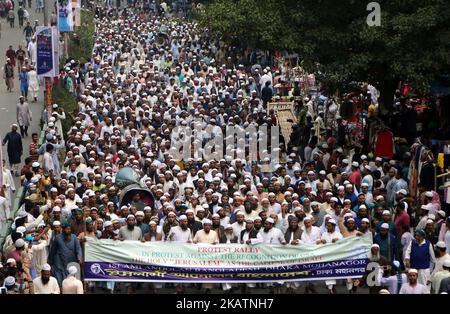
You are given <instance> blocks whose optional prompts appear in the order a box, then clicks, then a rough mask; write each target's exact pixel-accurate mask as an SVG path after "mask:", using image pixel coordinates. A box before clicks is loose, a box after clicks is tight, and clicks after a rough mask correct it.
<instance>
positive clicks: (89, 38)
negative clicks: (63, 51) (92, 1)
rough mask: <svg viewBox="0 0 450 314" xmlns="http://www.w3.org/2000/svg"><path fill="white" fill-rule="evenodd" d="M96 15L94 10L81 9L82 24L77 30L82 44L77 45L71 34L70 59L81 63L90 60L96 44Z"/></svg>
mask: <svg viewBox="0 0 450 314" xmlns="http://www.w3.org/2000/svg"><path fill="white" fill-rule="evenodd" d="M94 17H95V14H94V12H92V11H89V10H85V9H82V10H81V26H80V27H79V28H78V29H77V31H76V34H77V35H78V37H79V39H80V45H77V44H76V43H75V42H74V41H73V40H72V39H73V34H69V47H68V52H69V59H74V60H79V61H80V62H81V63H85V62H88V61H89V60H90V58H91V53H92V47H93V46H94V32H95V23H94Z"/></svg>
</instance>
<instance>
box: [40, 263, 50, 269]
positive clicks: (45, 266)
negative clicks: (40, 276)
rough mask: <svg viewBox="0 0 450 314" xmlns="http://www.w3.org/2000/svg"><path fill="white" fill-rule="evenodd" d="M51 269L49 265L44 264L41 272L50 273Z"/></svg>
mask: <svg viewBox="0 0 450 314" xmlns="http://www.w3.org/2000/svg"><path fill="white" fill-rule="evenodd" d="M51 269H52V268H51V266H50V265H49V264H47V263H45V264H44V265H42V270H46V271H50V270H51Z"/></svg>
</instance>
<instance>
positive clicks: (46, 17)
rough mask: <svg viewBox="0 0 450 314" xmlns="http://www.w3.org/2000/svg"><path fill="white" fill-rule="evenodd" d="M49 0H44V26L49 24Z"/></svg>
mask: <svg viewBox="0 0 450 314" xmlns="http://www.w3.org/2000/svg"><path fill="white" fill-rule="evenodd" d="M48 2H49V1H48V0H44V26H48V11H47V10H48V5H47V4H48Z"/></svg>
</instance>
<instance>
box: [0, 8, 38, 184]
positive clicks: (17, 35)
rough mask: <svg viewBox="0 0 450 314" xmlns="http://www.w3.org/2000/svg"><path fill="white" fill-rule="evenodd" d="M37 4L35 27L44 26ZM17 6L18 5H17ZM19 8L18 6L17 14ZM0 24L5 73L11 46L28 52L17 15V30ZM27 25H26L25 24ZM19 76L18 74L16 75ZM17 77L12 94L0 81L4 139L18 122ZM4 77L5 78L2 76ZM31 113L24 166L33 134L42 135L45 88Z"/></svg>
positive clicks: (32, 15) (0, 59)
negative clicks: (7, 55)
mask: <svg viewBox="0 0 450 314" xmlns="http://www.w3.org/2000/svg"><path fill="white" fill-rule="evenodd" d="M35 3H36V1H34V0H33V4H32V8H31V9H28V8H27V11H28V12H29V13H30V19H29V20H30V22H31V24H32V25H33V24H34V21H35V20H39V23H40V25H42V24H43V20H44V17H43V13H35V11H34V10H35ZM16 4H17V3H16ZM17 9H18V6H17V5H16V12H17ZM0 23H1V24H2V38H1V40H0V67H1V69H2V71H3V66H4V64H5V62H6V56H5V54H6V50H8V47H9V45H12V46H13V48H14V49H15V50H17V49H18V45H22V47H23V48H24V49H25V50H26V47H25V45H26V42H25V37H24V35H23V33H22V31H23V29H19V26H18V25H19V21H18V18H17V13H16V21H15V28H10V27H9V23H7V21H6V19H1V20H0ZM24 24H25V23H24ZM16 74H17V73H16ZM17 76H18V75H16V80H15V82H14V90H13V92H12V93H9V92H7V91H6V85H5V81H4V80H3V78H2V79H1V81H0V136H1V137H2V139H3V137H4V136H5V134H6V133H7V132H9V131H10V130H11V124H13V123H17V122H16V104H17V102H18V99H19V96H20V86H19V80H18V78H17ZM2 77H3V76H2ZM29 105H30V108H31V112H32V115H33V121H32V122H31V125H30V128H29V129H28V134H29V136H28V137H25V138H24V139H23V151H24V154H23V156H22V164H23V161H24V159H25V158H26V157H28V146H29V144H30V141H31V134H32V133H34V132H36V133H38V134H39V133H40V127H39V121H40V117H41V113H42V109H43V86H41V89H40V91H39V96H38V102H37V103H31V102H30V103H29ZM2 149H3V159H5V160H6V162H7V166H8V167H9V164H8V155H7V152H6V146H5V147H2ZM15 182H16V188H18V187H19V186H20V180H19V178H16V179H15Z"/></svg>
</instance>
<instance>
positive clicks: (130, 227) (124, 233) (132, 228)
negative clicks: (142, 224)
mask: <svg viewBox="0 0 450 314" xmlns="http://www.w3.org/2000/svg"><path fill="white" fill-rule="evenodd" d="M126 221H127V224H126V226H123V227H121V228H120V230H119V240H121V241H124V240H133V241H141V240H142V238H143V234H142V230H141V228H139V227H137V226H136V217H135V216H134V215H132V214H129V215H128V216H127V220H126Z"/></svg>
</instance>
